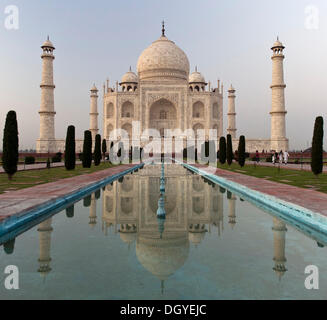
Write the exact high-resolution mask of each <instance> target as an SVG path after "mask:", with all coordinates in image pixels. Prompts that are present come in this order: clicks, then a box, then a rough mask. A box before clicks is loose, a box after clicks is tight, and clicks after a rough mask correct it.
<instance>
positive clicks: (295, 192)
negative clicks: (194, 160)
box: [194, 164, 327, 216]
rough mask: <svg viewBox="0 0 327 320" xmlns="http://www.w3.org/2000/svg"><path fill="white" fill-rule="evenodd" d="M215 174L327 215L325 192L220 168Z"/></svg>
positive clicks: (201, 166)
mask: <svg viewBox="0 0 327 320" xmlns="http://www.w3.org/2000/svg"><path fill="white" fill-rule="evenodd" d="M194 166H195V167H198V168H201V169H202V170H204V171H205V168H206V166H203V165H198V164H196V165H194ZM215 175H217V176H220V177H222V178H225V179H228V180H230V181H233V182H236V183H239V184H242V185H244V186H246V187H248V188H250V189H252V190H256V191H259V192H262V193H265V194H268V195H271V196H274V197H276V198H279V199H282V200H284V201H288V202H292V203H295V204H297V205H299V206H301V207H304V208H307V209H309V210H311V211H313V212H318V213H321V214H323V215H324V216H327V194H326V193H322V192H318V191H315V190H310V189H303V188H298V187H294V186H290V185H287V184H283V183H278V182H274V181H269V180H266V179H262V178H255V177H251V176H247V175H245V174H240V173H236V172H231V171H227V170H222V169H217V170H216V172H215Z"/></svg>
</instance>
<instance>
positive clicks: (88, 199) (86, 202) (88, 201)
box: [83, 195, 91, 208]
mask: <svg viewBox="0 0 327 320" xmlns="http://www.w3.org/2000/svg"><path fill="white" fill-rule="evenodd" d="M90 205H91V195H89V196H87V197H85V198H84V199H83V206H84V207H86V208H88V207H89V206H90Z"/></svg>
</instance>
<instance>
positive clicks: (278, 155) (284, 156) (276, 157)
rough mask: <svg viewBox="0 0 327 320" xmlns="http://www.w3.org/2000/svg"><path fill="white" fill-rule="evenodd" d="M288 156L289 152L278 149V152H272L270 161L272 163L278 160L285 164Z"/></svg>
mask: <svg viewBox="0 0 327 320" xmlns="http://www.w3.org/2000/svg"><path fill="white" fill-rule="evenodd" d="M289 156H290V155H289V153H288V152H287V151H286V150H285V151H283V150H280V152H279V153H278V152H275V153H273V155H272V159H271V160H272V163H273V164H276V163H278V162H279V163H280V164H282V163H285V164H287V162H288V158H289Z"/></svg>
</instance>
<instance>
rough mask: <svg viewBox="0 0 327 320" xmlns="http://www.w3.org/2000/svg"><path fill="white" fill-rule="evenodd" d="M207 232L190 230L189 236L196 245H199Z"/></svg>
mask: <svg viewBox="0 0 327 320" xmlns="http://www.w3.org/2000/svg"><path fill="white" fill-rule="evenodd" d="M204 236H205V232H189V234H188V238H189V240H190V241H191V242H192V243H193V244H194V245H196V246H197V245H199V244H200V243H201V242H202V240H203V239H204Z"/></svg>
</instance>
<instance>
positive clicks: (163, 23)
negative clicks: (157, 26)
mask: <svg viewBox="0 0 327 320" xmlns="http://www.w3.org/2000/svg"><path fill="white" fill-rule="evenodd" d="M161 31H162V36H163V37H165V31H166V30H165V20H162V30H161Z"/></svg>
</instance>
